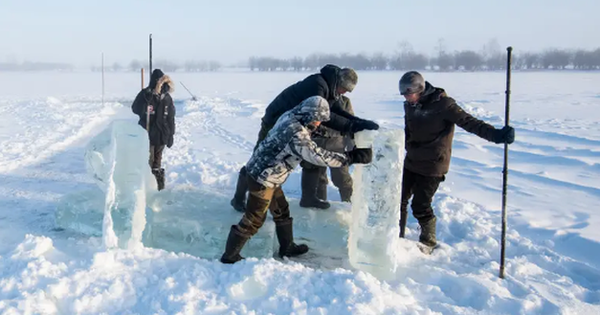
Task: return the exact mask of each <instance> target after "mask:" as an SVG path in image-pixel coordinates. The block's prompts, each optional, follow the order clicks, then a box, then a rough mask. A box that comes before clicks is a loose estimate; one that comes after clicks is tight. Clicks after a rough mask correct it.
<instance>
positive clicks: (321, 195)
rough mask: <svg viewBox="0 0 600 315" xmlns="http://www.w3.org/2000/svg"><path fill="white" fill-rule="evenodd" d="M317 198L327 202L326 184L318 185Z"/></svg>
mask: <svg viewBox="0 0 600 315" xmlns="http://www.w3.org/2000/svg"><path fill="white" fill-rule="evenodd" d="M317 198H319V199H320V200H323V201H327V184H325V185H323V184H319V186H317Z"/></svg>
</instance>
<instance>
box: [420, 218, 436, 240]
mask: <svg viewBox="0 0 600 315" xmlns="http://www.w3.org/2000/svg"><path fill="white" fill-rule="evenodd" d="M435 223H436V218H435V217H433V218H431V219H429V220H427V221H419V225H420V226H421V235H420V236H419V242H421V243H423V244H424V245H427V246H429V247H435V246H436V245H437V240H436V237H435Z"/></svg>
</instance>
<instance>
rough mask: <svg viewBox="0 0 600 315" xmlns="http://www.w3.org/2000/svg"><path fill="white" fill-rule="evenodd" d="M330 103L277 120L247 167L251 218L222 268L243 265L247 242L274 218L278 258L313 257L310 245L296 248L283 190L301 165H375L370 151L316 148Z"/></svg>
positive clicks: (318, 102) (316, 102)
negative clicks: (269, 217) (315, 133)
mask: <svg viewBox="0 0 600 315" xmlns="http://www.w3.org/2000/svg"><path fill="white" fill-rule="evenodd" d="M329 106H330V105H329V103H328V102H327V100H325V99H324V98H323V97H320V96H312V97H309V98H307V99H306V100H304V101H303V102H301V103H300V104H299V105H298V106H296V107H295V108H293V109H292V110H289V111H287V112H286V113H284V114H283V115H281V117H280V118H279V119H278V120H277V122H276V123H275V125H274V126H273V128H272V129H271V130H270V131H269V132H268V133H267V135H266V137H265V139H264V140H263V141H261V142H260V143H259V145H258V147H257V148H256V149H255V150H254V152H253V153H252V156H251V157H250V160H249V161H248V163H247V164H246V169H247V173H246V180H247V183H248V187H249V191H250V194H249V196H248V202H247V203H246V212H244V215H243V216H242V218H241V219H240V221H239V223H238V224H236V225H232V226H231V229H230V231H229V236H228V238H227V243H226V245H225V252H224V253H223V255H222V256H221V262H222V263H225V264H233V263H236V262H238V261H240V260H242V259H244V258H243V257H242V256H241V255H240V252H241V250H242V248H243V247H244V245H245V244H246V242H247V241H248V240H249V239H250V238H251V237H252V236H253V235H255V234H256V233H257V232H258V230H259V229H260V228H261V227H262V225H263V224H264V222H265V219H266V218H267V211H270V212H271V215H272V216H273V221H274V222H275V232H276V234H277V240H278V241H279V257H281V258H283V257H294V256H298V255H302V254H304V253H306V252H308V250H309V248H308V246H307V245H306V244H296V243H295V242H294V233H293V228H292V221H293V220H292V217H291V216H290V207H289V204H288V202H287V200H286V198H285V195H284V193H283V189H282V188H281V186H282V185H283V183H285V181H286V180H287V178H288V177H289V175H290V173H291V172H292V171H293V170H294V168H295V167H296V166H298V164H300V162H301V161H308V162H310V163H311V164H314V165H319V166H322V167H328V166H329V167H342V166H347V165H350V164H354V163H361V164H366V163H370V162H371V159H372V158H373V152H372V150H371V149H354V150H352V151H348V152H344V153H337V152H332V151H327V150H325V149H322V148H319V147H317V144H316V143H315V142H314V141H312V140H311V133H312V131H313V130H315V129H316V127H318V126H319V125H320V124H321V123H322V122H323V123H324V122H326V121H328V120H329V117H330V111H329Z"/></svg>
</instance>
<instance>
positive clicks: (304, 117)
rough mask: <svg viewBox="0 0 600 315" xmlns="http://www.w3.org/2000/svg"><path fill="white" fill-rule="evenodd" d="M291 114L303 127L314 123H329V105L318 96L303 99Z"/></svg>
mask: <svg viewBox="0 0 600 315" xmlns="http://www.w3.org/2000/svg"><path fill="white" fill-rule="evenodd" d="M292 112H293V114H294V116H295V117H296V119H298V121H299V122H300V123H301V124H302V125H303V126H306V125H308V124H309V123H311V122H315V121H329V103H328V102H327V100H326V99H324V98H323V97H321V96H318V95H317V96H311V97H309V98H307V99H305V100H304V101H302V103H300V104H299V105H298V106H296V107H294V109H292Z"/></svg>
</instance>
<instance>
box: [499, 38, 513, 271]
mask: <svg viewBox="0 0 600 315" xmlns="http://www.w3.org/2000/svg"><path fill="white" fill-rule="evenodd" d="M506 51H507V55H506V92H505V93H506V104H505V115H504V126H508V123H509V113H510V71H511V70H510V68H511V59H512V47H510V46H509V47H507V48H506ZM507 180H508V144H507V143H504V169H503V170H502V244H501V248H500V278H502V279H504V258H505V251H506V186H507V185H506V182H507Z"/></svg>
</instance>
